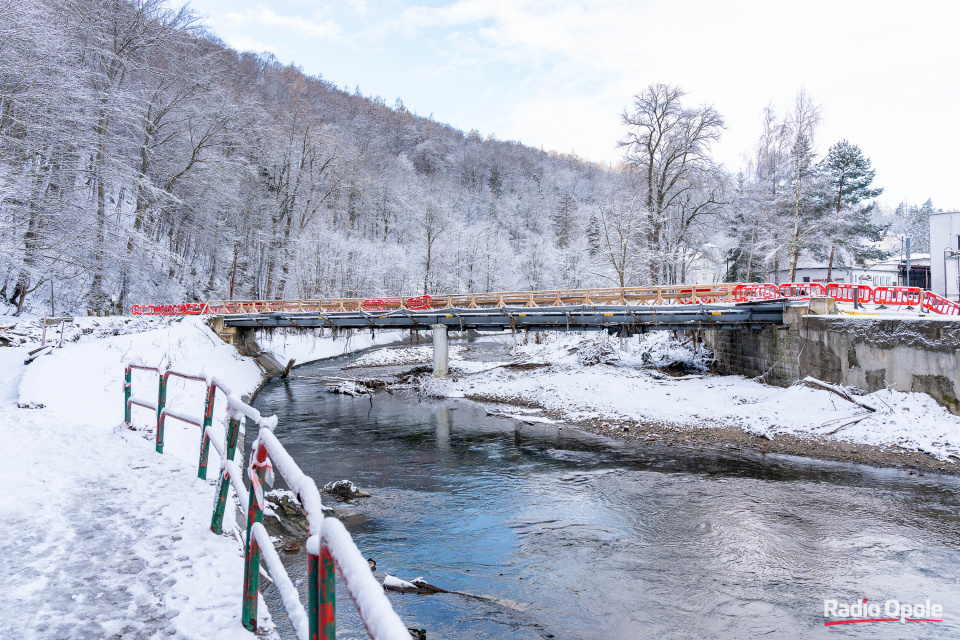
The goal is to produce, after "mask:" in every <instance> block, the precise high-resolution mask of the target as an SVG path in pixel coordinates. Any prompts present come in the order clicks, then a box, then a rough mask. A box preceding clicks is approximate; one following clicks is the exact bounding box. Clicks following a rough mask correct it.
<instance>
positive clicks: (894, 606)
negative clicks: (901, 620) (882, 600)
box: [883, 600, 900, 618]
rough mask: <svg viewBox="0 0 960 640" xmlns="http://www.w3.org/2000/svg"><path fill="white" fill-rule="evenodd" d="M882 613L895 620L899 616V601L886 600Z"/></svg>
mask: <svg viewBox="0 0 960 640" xmlns="http://www.w3.org/2000/svg"><path fill="white" fill-rule="evenodd" d="M883 612H884V613H885V614H887V615H888V616H890V617H891V618H897V617H899V616H900V601H899V600H887V602H886V604H884V605H883Z"/></svg>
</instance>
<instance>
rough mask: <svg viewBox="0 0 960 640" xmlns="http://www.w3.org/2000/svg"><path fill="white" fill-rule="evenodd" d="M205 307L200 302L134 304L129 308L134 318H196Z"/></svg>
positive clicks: (203, 311)
mask: <svg viewBox="0 0 960 640" xmlns="http://www.w3.org/2000/svg"><path fill="white" fill-rule="evenodd" d="M206 310H207V305H206V304H204V303H202V302H191V303H188V304H159V305H153V304H135V305H132V306H131V307H130V313H131V315H135V316H198V315H201V314H203V313H206Z"/></svg>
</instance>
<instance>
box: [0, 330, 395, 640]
mask: <svg viewBox="0 0 960 640" xmlns="http://www.w3.org/2000/svg"><path fill="white" fill-rule="evenodd" d="M0 332H2V333H3V335H6V336H9V338H12V339H13V341H14V344H16V345H18V346H14V347H5V348H0V438H2V446H0V449H2V451H3V459H4V475H5V477H7V478H8V479H11V480H12V482H11V483H10V485H8V488H7V490H6V491H4V492H3V494H2V495H0V522H2V523H3V528H4V532H3V536H0V557H3V558H4V559H5V562H6V566H7V574H6V579H5V580H4V581H3V584H2V586H0V639H4V640H5V639H6V638H18V639H19V638H58V639H60V638H119V637H124V638H127V637H130V638H134V637H136V638H154V637H179V638H252V637H254V636H253V635H252V634H250V633H249V632H247V631H246V630H245V629H243V627H242V626H241V624H240V602H241V600H240V597H241V591H242V585H243V578H242V575H243V555H242V550H241V549H240V546H239V544H238V542H237V540H236V539H235V538H234V537H232V536H230V535H224V536H217V535H214V534H213V533H212V532H211V531H210V517H211V509H212V504H213V492H214V487H213V483H214V482H215V480H216V472H215V470H216V469H217V468H218V467H219V460H218V459H217V455H216V452H215V451H213V450H211V456H210V457H211V460H210V467H211V471H210V472H208V474H207V475H208V478H209V480H206V481H204V480H199V479H198V478H197V477H196V476H197V469H196V465H197V457H198V451H199V440H200V438H199V430H198V429H197V428H196V427H192V426H190V425H181V424H179V423H177V422H176V421H168V422H167V426H166V433H165V442H166V446H165V450H164V455H159V454H157V453H156V452H155V450H154V442H153V438H154V426H155V418H154V416H153V414H152V413H151V412H150V411H149V410H147V409H140V408H136V407H135V408H134V414H133V421H134V423H135V425H137V428H136V429H135V430H130V429H127V428H126V427H125V426H124V425H123V388H122V383H123V370H124V364H125V363H128V362H134V363H140V364H145V365H152V366H157V365H160V366H163V367H167V368H174V369H177V370H180V371H184V372H189V373H201V374H211V375H216V376H217V378H218V379H220V380H222V381H223V382H225V383H226V384H227V385H229V386H230V387H232V391H234V392H235V393H237V394H247V393H250V392H252V391H253V390H254V389H255V388H256V387H257V386H258V385H259V383H260V381H261V372H260V370H259V368H258V367H257V365H256V364H255V363H254V362H253V361H252V360H251V359H249V358H243V357H241V356H239V355H238V354H237V352H236V351H235V350H234V349H233V348H232V347H230V346H227V345H225V344H224V343H223V342H222V341H221V340H220V339H219V338H217V336H216V335H214V334H213V333H212V332H211V331H210V330H209V329H208V328H207V327H206V326H205V325H204V324H203V323H202V322H201V320H200V319H199V318H186V319H184V320H182V321H173V320H170V319H145V318H137V319H134V318H122V317H115V318H78V319H77V321H76V322H75V323H74V324H73V325H70V326H69V328H68V330H67V333H66V335H65V346H64V348H63V349H55V350H53V351H52V353H50V354H49V355H44V356H41V357H39V358H38V359H36V360H35V361H34V362H33V363H31V364H30V365H27V366H25V365H24V364H23V361H24V358H25V357H26V355H27V352H28V351H29V350H31V349H33V348H36V347H37V346H38V342H37V340H38V338H39V332H40V327H39V323H37V322H36V321H22V322H18V323H16V324H14V323H13V322H12V320H10V319H7V320H6V321H5V322H0ZM47 338H48V341H49V340H50V338H51V335H50V332H49V330H48V336H47ZM57 339H58V340H59V337H58V336H57ZM395 339H396V337H395V336H394V335H391V334H389V333H384V334H380V335H378V336H377V338H376V340H374V339H371V338H370V336H369V335H354V336H353V337H352V338H351V339H350V340H349V342H348V341H345V340H343V339H340V340H339V341H333V340H331V339H330V338H329V337H327V338H315V337H313V336H306V335H303V334H296V335H293V334H291V335H282V334H279V335H277V336H276V337H275V339H274V340H273V341H272V342H270V343H267V344H262V346H263V347H264V348H265V349H268V350H275V351H276V352H277V353H278V356H280V357H281V358H290V357H296V358H297V360H298V362H306V361H309V360H315V359H319V358H323V357H329V356H334V355H339V354H341V353H344V352H345V351H348V350H356V349H360V348H364V347H369V346H373V345H374V344H384V343H387V342H390V341H393V340H395ZM21 340H22V342H21ZM203 391H204V389H203V385H202V384H199V383H196V382H183V381H179V380H177V379H175V378H173V379H171V384H170V386H169V388H168V403H167V406H168V407H170V408H172V409H176V408H179V409H181V410H183V411H184V412H187V413H190V414H193V415H199V414H201V413H202V406H203V400H202V396H203ZM156 393H157V377H156V374H153V373H142V374H141V373H135V374H134V379H133V395H134V397H142V398H144V399H149V400H151V401H154V402H155V401H156ZM18 405H19V406H27V407H42V408H19V406H18ZM215 413H216V416H217V417H221V416H222V413H223V407H222V406H221V403H220V402H218V403H217V408H216V412H215ZM277 435H278V437H280V438H281V440H282V438H283V425H280V426H279V427H278V428H277ZM251 437H252V436H251ZM229 529H230V527H225V531H226V530H229ZM260 612H261V615H262V616H266V617H265V618H264V620H263V621H262V623H261V624H262V626H264V627H266V628H268V629H269V628H270V626H271V622H270V620H269V616H268V614H267V613H266V607H260Z"/></svg>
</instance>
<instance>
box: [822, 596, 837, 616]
mask: <svg viewBox="0 0 960 640" xmlns="http://www.w3.org/2000/svg"><path fill="white" fill-rule="evenodd" d="M835 615H837V601H836V600H824V601H823V617H824V618H826V617H828V616H835Z"/></svg>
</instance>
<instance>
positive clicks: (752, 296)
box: [733, 283, 780, 302]
mask: <svg viewBox="0 0 960 640" xmlns="http://www.w3.org/2000/svg"><path fill="white" fill-rule="evenodd" d="M779 297H780V288H779V287H778V286H777V285H775V284H770V283H763V284H738V285H737V286H736V288H735V289H734V290H733V298H734V300H736V301H737V302H746V301H748V300H772V299H773V298H779Z"/></svg>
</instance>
